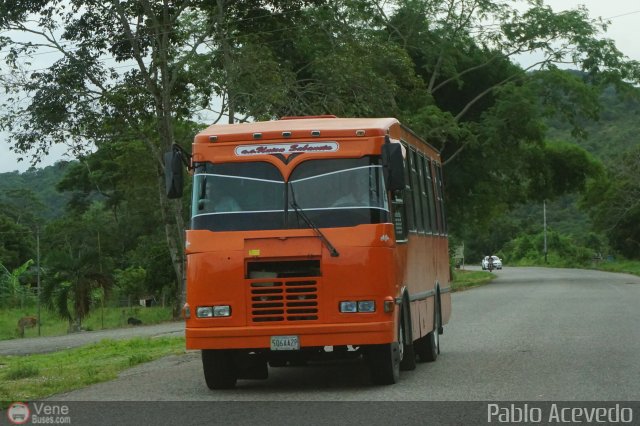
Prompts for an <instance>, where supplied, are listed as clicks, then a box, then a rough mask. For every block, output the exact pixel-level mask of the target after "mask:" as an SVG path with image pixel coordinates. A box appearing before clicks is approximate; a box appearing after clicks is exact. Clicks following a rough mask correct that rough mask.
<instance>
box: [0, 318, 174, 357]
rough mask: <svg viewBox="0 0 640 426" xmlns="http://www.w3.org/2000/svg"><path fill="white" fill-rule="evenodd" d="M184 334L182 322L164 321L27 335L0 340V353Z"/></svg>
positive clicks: (33, 352)
mask: <svg viewBox="0 0 640 426" xmlns="http://www.w3.org/2000/svg"><path fill="white" fill-rule="evenodd" d="M166 335H176V336H180V335H184V323H183V322H182V321H178V322H166V323H162V324H157V325H145V326H137V327H127V328H117V329H113V330H99V331H84V332H81V333H74V334H67V335H64V336H53V337H29V338H25V339H13V340H2V341H0V355H27V354H36V353H47V352H53V351H59V350H61V349H68V348H74V347H78V346H82V345H86V344H89V343H95V342H99V341H101V340H103V339H130V338H133V337H136V336H166Z"/></svg>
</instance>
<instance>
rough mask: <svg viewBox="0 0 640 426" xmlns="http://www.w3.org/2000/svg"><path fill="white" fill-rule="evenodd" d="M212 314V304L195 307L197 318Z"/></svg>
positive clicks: (209, 316)
mask: <svg viewBox="0 0 640 426" xmlns="http://www.w3.org/2000/svg"><path fill="white" fill-rule="evenodd" d="M212 316H213V307H212V306H198V307H197V308H196V317H198V318H211V317H212Z"/></svg>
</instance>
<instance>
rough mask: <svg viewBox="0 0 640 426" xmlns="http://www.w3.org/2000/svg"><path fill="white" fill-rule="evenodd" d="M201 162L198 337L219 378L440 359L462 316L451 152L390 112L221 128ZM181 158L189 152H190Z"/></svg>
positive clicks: (196, 170)
mask: <svg viewBox="0 0 640 426" xmlns="http://www.w3.org/2000/svg"><path fill="white" fill-rule="evenodd" d="M192 149H193V151H192V154H191V158H190V163H188V161H185V159H184V155H185V153H184V151H183V150H181V149H178V148H177V147H175V148H174V149H173V150H172V152H169V153H167V154H166V156H165V161H166V164H165V169H166V171H167V175H166V181H167V194H168V196H169V197H179V196H180V195H181V188H182V178H181V174H180V166H179V164H180V161H183V162H186V163H187V164H190V169H191V170H192V172H193V199H192V215H191V224H190V229H189V230H187V231H186V249H185V250H186V290H187V293H186V304H185V306H184V312H183V313H184V317H185V320H186V331H185V333H186V346H187V348H188V349H200V350H201V351H202V366H203V370H204V377H205V381H206V383H207V386H208V387H209V388H211V389H223V388H231V387H234V386H235V385H236V382H237V380H238V379H266V378H267V376H268V366H269V365H270V366H272V367H275V366H285V365H289V364H294V365H300V364H304V363H306V362H308V361H311V360H315V359H317V358H321V357H342V356H344V357H361V356H362V358H363V359H364V360H365V361H366V362H367V363H368V365H369V367H370V372H371V378H372V381H373V382H374V383H375V384H392V383H395V382H396V381H397V380H398V378H399V374H400V373H399V372H400V370H412V369H414V368H415V367H416V361H421V362H425V361H426V362H429V361H435V360H436V358H437V356H438V353H439V335H440V334H442V332H443V326H444V325H445V324H446V323H447V322H448V321H449V317H450V314H451V294H450V268H449V256H448V240H447V232H446V223H445V210H444V204H443V182H442V171H441V163H440V155H439V153H438V152H437V150H436V149H434V148H433V147H432V146H430V145H429V144H427V143H426V142H425V141H423V140H421V139H420V138H419V137H418V136H416V135H415V134H414V133H412V132H411V131H410V130H409V129H407V128H406V127H404V126H403V125H401V124H400V123H399V122H398V120H396V119H393V118H336V117H334V116H319V117H291V118H285V119H281V120H276V121H268V122H254V123H242V124H230V125H213V126H210V127H208V128H207V129H205V130H203V131H202V132H200V133H199V134H197V135H196V136H195V140H194V143H193V147H192ZM181 157H182V158H181Z"/></svg>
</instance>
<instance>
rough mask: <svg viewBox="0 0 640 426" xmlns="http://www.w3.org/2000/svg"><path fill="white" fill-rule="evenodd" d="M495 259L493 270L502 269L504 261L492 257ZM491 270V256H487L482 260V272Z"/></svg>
mask: <svg viewBox="0 0 640 426" xmlns="http://www.w3.org/2000/svg"><path fill="white" fill-rule="evenodd" d="M491 258H492V259H493V269H502V260H501V259H500V258H499V257H498V256H491ZM487 269H489V256H485V257H484V259H482V270H483V271H485V270H487Z"/></svg>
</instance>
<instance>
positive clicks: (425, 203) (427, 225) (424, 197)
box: [418, 154, 433, 233]
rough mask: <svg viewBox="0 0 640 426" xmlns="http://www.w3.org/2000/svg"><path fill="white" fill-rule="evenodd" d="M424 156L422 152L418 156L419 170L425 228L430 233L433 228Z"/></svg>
mask: <svg viewBox="0 0 640 426" xmlns="http://www.w3.org/2000/svg"><path fill="white" fill-rule="evenodd" d="M424 161H425V159H424V157H423V156H422V154H420V155H419V156H418V171H419V177H420V204H421V205H422V213H423V215H422V219H423V220H424V229H425V231H427V232H428V233H430V232H432V231H433V229H432V228H431V215H430V214H429V200H428V198H427V197H428V195H429V194H428V192H427V189H426V184H425V179H426V171H425V165H424Z"/></svg>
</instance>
